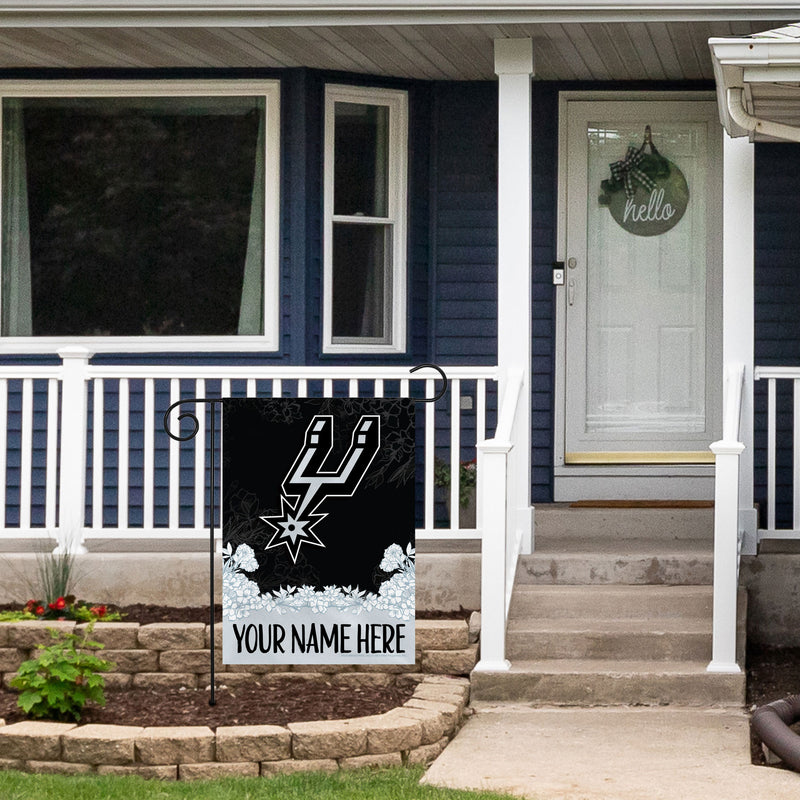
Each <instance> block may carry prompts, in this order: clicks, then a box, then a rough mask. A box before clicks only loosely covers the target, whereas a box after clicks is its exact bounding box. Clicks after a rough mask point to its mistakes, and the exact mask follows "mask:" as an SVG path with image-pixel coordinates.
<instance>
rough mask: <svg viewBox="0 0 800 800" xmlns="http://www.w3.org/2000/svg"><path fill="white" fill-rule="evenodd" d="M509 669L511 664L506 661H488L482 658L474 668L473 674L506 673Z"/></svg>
mask: <svg viewBox="0 0 800 800" xmlns="http://www.w3.org/2000/svg"><path fill="white" fill-rule="evenodd" d="M510 669H511V662H510V661H508V659H503V660H502V661H488V660H487V659H485V658H482V659H481V660H480V661H479V662H478V663H477V664H476V665H475V668H474V672H508V670H510Z"/></svg>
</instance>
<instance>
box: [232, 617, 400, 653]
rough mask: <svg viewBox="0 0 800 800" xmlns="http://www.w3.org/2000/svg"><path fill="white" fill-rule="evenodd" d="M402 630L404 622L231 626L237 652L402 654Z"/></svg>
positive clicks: (274, 623) (235, 624)
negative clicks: (389, 623)
mask: <svg viewBox="0 0 800 800" xmlns="http://www.w3.org/2000/svg"><path fill="white" fill-rule="evenodd" d="M405 627H406V626H405V624H404V623H398V624H395V625H387V624H385V623H372V624H366V625H364V624H358V625H355V624H351V623H342V624H339V623H334V624H330V625H324V624H322V623H310V624H302V625H294V624H292V625H286V626H284V625H281V624H279V623H277V622H273V623H269V624H264V623H258V624H253V623H248V624H244V625H239V624H237V623H234V624H233V635H234V637H235V638H236V652H237V653H242V652H247V653H256V652H259V653H304V654H305V653H342V654H348V653H350V654H372V653H403V652H404V644H403V643H404V640H405V639H406V633H405Z"/></svg>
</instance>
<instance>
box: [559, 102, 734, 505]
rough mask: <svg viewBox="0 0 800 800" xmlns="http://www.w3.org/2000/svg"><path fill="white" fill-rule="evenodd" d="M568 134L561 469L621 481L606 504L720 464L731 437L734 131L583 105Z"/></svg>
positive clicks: (707, 116) (645, 107) (678, 114)
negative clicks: (723, 346)
mask: <svg viewBox="0 0 800 800" xmlns="http://www.w3.org/2000/svg"><path fill="white" fill-rule="evenodd" d="M566 126H567V130H566V136H567V139H566V164H562V168H565V169H566V182H565V184H566V203H565V208H566V219H565V231H566V237H565V242H566V249H565V256H566V270H565V273H566V274H565V285H564V288H563V289H562V290H561V292H560V295H561V299H562V306H561V311H562V315H563V320H564V323H563V330H564V345H563V349H562V353H563V358H564V363H563V365H562V367H563V376H564V382H563V387H564V388H563V393H564V394H563V396H564V418H563V424H564V430H563V450H562V452H560V453H559V454H558V455H557V467H558V466H563V467H564V471H566V472H567V473H568V470H569V468H570V467H572V468H583V471H582V474H583V475H584V476H587V477H588V478H591V477H592V469H594V471H595V472H596V473H597V477H599V476H600V475H601V474H602V475H604V476H606V477H608V476H613V475H615V474H616V475H618V476H620V477H622V478H623V483H622V484H621V485H620V487H619V491H608V490H601V491H600V492H595V494H599V495H600V496H602V495H603V494H604V493H605V494H608V495H616V496H624V491H625V488H624V487H625V482H624V479H626V478H631V477H635V476H645V477H646V476H647V475H648V472H649V474H650V475H651V476H657V475H659V474H662V475H665V474H666V472H667V471H666V470H665V469H664V465H666V464H669V465H673V466H672V468H671V470H670V473H671V474H672V475H673V477H674V476H675V475H679V474H680V470H678V471H677V472H676V469H675V465H683V466H687V465H698V464H704V463H705V464H708V463H709V462H710V461H711V453H710V451H709V450H708V445H709V444H710V443H711V442H712V441H713V440H714V439H715V438H718V434H719V428H720V422H719V402H718V396H719V387H720V365H721V353H720V335H719V334H720V331H721V326H720V313H721V301H720V298H721V292H720V265H721V258H720V240H721V222H720V213H719V210H720V199H721V139H722V135H721V128H720V126H719V122H718V118H717V113H716V108H715V105H714V104H713V103H712V102H708V101H678V100H657V101H650V100H636V101H627V100H626V101H572V102H569V103H568V104H567V113H566ZM559 461H560V463H558V462H559ZM622 465H624V466H622ZM658 465H660V471H659V469H658V468H657V466H658ZM564 471H562V472H564ZM684 473H685V474H686V475H687V476H689V475H690V474H691V470H685V469H684ZM643 491H644V493H645V494H646V495H647V494H650V495H651V496H653V493H654V491H657V490H654V489H652V488H647V489H644V490H643ZM682 491H683V490H681V489H680V488H678V489H677V490H676V487H675V486H673V487H672V488H671V489H670V490H669V491H662V492H661V495H662V496H668V495H670V494H671V495H676V494H677V495H680V494H681V492H682ZM584 494H586V492H584ZM655 496H657V495H655ZM655 496H653V499H655Z"/></svg>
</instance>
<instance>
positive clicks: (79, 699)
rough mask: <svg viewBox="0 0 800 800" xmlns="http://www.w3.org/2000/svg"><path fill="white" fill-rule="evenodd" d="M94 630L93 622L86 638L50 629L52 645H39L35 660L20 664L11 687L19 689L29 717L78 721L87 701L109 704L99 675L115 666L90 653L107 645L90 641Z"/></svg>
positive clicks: (21, 704) (20, 699)
mask: <svg viewBox="0 0 800 800" xmlns="http://www.w3.org/2000/svg"><path fill="white" fill-rule="evenodd" d="M93 628H94V623H90V624H89V625H88V626H87V628H86V631H85V632H84V634H83V636H80V635H78V634H76V633H66V634H65V633H60V632H59V631H56V630H53V629H52V628H50V629H48V630H49V632H50V636H51V637H52V638H53V644H51V645H43V644H40V645H37V649H38V650H39V654H38V655H37V656H36V658H32V659H30V660H28V661H25V662H23V663H22V664H20V666H19V669H18V670H17V674H16V676H15V677H14V678H13V679H12V681H11V686H12V687H13V688H14V689H19V690H20V695H19V699H18V700H17V705H19V707H20V708H21V709H22V710H23V711H24V712H25V713H26V714H28V716H31V717H36V718H42V717H44V718H46V719H54V720H63V721H75V722H77V721H78V720H79V719H80V718H81V712H82V711H83V707H84V705H86V703H87V702H89V701H91V702H94V703H97V704H98V705H101V706H104V705H105V704H106V698H105V694H104V693H103V689H104V688H105V679H104V678H103V676H102V675H101V674H99V673H101V672H107V671H108V670H110V669H111V668H112V667H113V666H114V664H113V663H112V662H110V661H105V660H104V659H102V658H100V657H99V656H97V655H95V654H94V653H93V652H91V651H92V650H98V649H102V648H103V646H104V645H102V644H100V643H99V642H94V641H92V640H91V639H90V638H89V636H90V635H91V632H92V629H93Z"/></svg>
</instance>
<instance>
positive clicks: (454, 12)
mask: <svg viewBox="0 0 800 800" xmlns="http://www.w3.org/2000/svg"><path fill="white" fill-rule="evenodd" d="M797 12H798V7H797V5H796V2H791V1H790V0H727V2H723V0H669V1H668V2H665V3H657V4H654V3H652V0H651V1H650V2H642V0H617V2H610V1H609V0H582V2H577V3H574V2H569V0H538V2H524V0H488V2H487V0H288V1H287V2H281V1H280V0H272V2H268V3H264V2H257V0H217V2H209V0H167V1H166V2H161V3H153V2H152V0H125V2H122V1H121V0H116V2H113V1H112V2H109V1H108V0H73V2H70V0H39V2H27V3H18V2H8V0H0V27H6V28H10V27H54V26H56V27H61V26H63V27H86V26H97V27H129V26H151V27H152V26H162V27H199V26H203V27H205V26H229V27H249V26H255V27H257V26H264V25H272V26H286V25H380V24H395V25H397V24H414V23H420V22H423V21H424V22H425V23H427V24H435V23H439V24H448V23H449V24H458V23H472V24H479V23H492V22H495V23H497V22H518V23H523V22H626V21H637V22H648V21H675V22H678V21H690V20H703V21H713V20H727V21H733V20H758V19H763V20H775V19H794V18H795V17H796V16H797Z"/></svg>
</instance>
